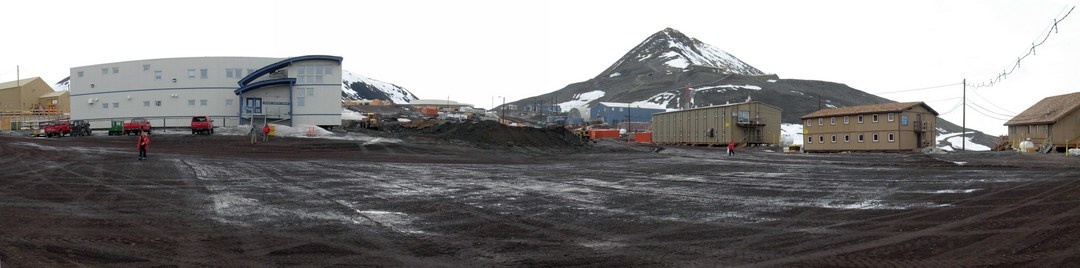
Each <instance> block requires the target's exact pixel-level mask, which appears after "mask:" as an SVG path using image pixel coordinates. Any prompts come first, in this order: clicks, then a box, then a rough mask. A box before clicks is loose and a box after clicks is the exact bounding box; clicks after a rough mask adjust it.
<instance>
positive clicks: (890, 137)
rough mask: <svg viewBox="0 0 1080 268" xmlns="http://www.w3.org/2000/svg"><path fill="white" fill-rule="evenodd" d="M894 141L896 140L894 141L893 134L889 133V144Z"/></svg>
mask: <svg viewBox="0 0 1080 268" xmlns="http://www.w3.org/2000/svg"><path fill="white" fill-rule="evenodd" d="M895 140H896V139H895V137H894V135H893V133H892V132H890V133H889V141H890V142H891V141H895Z"/></svg>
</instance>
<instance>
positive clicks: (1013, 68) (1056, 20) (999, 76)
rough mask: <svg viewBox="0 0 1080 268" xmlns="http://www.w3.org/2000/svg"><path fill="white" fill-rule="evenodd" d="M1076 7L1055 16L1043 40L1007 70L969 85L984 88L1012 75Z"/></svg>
mask: <svg viewBox="0 0 1080 268" xmlns="http://www.w3.org/2000/svg"><path fill="white" fill-rule="evenodd" d="M1074 9H1076V6H1072V7H1071V8H1069V11H1068V12H1066V13H1065V15H1064V16H1061V18H1057V17H1055V18H1054V23H1052V24H1050V26H1049V27H1047V30H1046V34H1045V35H1042V34H1040V36H1042V40H1040V41H1039V42H1037V43H1035V42H1033V43H1031V48H1029V49H1028V50H1027V52H1025V53H1024V55H1021V56H1020V57H1017V58H1016V63H1013V64H1012V65H1011V66H1010V67H1006V68H1005V70H1002V71H1001V73H999V74H997V76H996V77H994V78H991V79H989V80H985V81H983V82H977V83H976V82H973V83H968V86H969V87H972V89H979V88H984V87H992V86H994V85H995V84H997V83H1000V82H1001V81H1002V80H1005V79H1006V78H1007V77H1008V76H1009V75H1011V74H1012V73H1013V72H1015V71H1016V69H1019V68H1020V62H1021V61H1024V59H1026V58H1027V57H1028V56H1032V55H1035V49H1036V48H1038V47H1039V46H1042V44H1043V43H1046V40H1047V39H1050V35H1052V34H1056V33H1058V23H1061V21H1063V20H1065V18H1067V17H1069V14H1072V12H1073V10H1074Z"/></svg>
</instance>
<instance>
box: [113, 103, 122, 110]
mask: <svg viewBox="0 0 1080 268" xmlns="http://www.w3.org/2000/svg"><path fill="white" fill-rule="evenodd" d="M112 107H113V109H117V108H120V103H119V102H114V103H112Z"/></svg>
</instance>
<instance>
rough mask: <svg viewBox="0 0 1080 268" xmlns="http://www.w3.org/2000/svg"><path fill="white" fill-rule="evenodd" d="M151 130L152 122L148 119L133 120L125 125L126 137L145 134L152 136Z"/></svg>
mask: <svg viewBox="0 0 1080 268" xmlns="http://www.w3.org/2000/svg"><path fill="white" fill-rule="evenodd" d="M151 129H152V127H150V121H147V120H146V118H132V119H131V120H128V121H127V122H126V123H124V135H131V134H135V135H139V134H140V133H143V132H146V134H151Z"/></svg>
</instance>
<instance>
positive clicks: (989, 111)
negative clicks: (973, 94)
mask: <svg viewBox="0 0 1080 268" xmlns="http://www.w3.org/2000/svg"><path fill="white" fill-rule="evenodd" d="M967 100H968V102H969V103H971V105H973V106H975V107H979V109H983V111H986V112H988V113H992V114H996V115H1000V116H1005V117H1014V116H1016V114H1003V113H999V112H995V111H992V110H990V109H987V108H986V107H983V106H982V105H979V104H978V103H976V102H975V100H972V99H967Z"/></svg>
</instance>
